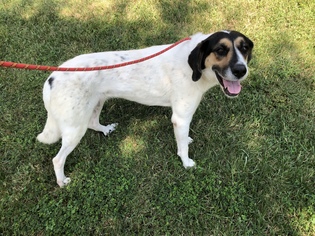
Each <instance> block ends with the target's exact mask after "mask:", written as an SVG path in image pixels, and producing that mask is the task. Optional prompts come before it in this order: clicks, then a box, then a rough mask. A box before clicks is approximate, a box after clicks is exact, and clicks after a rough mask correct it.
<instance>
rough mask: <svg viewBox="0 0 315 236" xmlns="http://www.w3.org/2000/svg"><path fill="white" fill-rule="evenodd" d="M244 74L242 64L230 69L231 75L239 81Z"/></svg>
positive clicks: (244, 69) (244, 67)
mask: <svg viewBox="0 0 315 236" xmlns="http://www.w3.org/2000/svg"><path fill="white" fill-rule="evenodd" d="M246 72H247V69H246V66H245V65H243V64H235V65H234V67H233V68H232V73H233V75H235V76H236V77H237V78H239V79H240V78H242V77H243V76H244V75H245V74H246Z"/></svg>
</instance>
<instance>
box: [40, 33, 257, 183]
mask: <svg viewBox="0 0 315 236" xmlns="http://www.w3.org/2000/svg"><path fill="white" fill-rule="evenodd" d="M168 46H169V45H161V46H153V47H149V48H145V49H140V50H130V51H113V52H100V53H91V54H85V55H80V56H77V57H75V58H73V59H71V60H69V61H67V62H65V63H63V64H62V65H61V66H62V67H94V66H104V65H112V64H117V63H122V62H127V61H132V60H136V59H140V58H143V57H146V56H149V55H151V54H154V53H156V52H159V51H161V50H163V49H165V48H166V47H168ZM252 48H253V43H252V41H251V40H250V39H249V38H247V37H246V36H244V35H243V34H241V33H239V32H236V31H220V32H216V33H213V34H208V35H204V34H201V33H198V34H196V35H193V36H191V39H190V40H189V41H185V42H183V43H181V44H179V45H177V46H176V47H174V48H172V49H171V50H169V51H167V52H165V53H163V54H162V55H160V56H158V57H155V58H152V59H150V60H147V61H144V62H140V63H138V64H134V65H129V66H125V67H120V68H116V69H110V70H99V71H91V72H53V73H52V74H51V75H50V76H49V78H48V79H47V81H46V82H45V84H44V89H43V100H44V103H45V108H46V110H47V115H48V118H47V121H46V125H45V128H44V130H43V132H42V133H41V134H39V135H38V136H37V139H38V140H39V141H40V142H43V143H48V144H50V143H54V142H56V141H58V140H59V139H60V138H62V146H61V149H60V150H59V152H58V154H57V155H56V156H55V157H54V158H53V165H54V170H55V174H56V178H57V183H58V185H59V186H60V187H62V186H64V185H66V184H68V183H69V182H70V178H67V177H66V176H65V174H64V165H65V161H66V158H67V156H68V155H69V154H70V153H71V152H72V150H73V149H74V148H75V147H76V146H77V145H78V143H79V142H80V140H81V138H82V137H83V135H84V134H85V132H86V130H87V129H88V128H90V129H93V130H96V131H100V132H103V133H104V135H107V134H109V133H110V132H112V131H113V130H115V128H116V124H110V125H107V126H104V125H101V124H100V123H99V115H100V113H101V109H102V107H103V104H104V102H105V101H106V100H108V99H110V98H123V99H127V100H130V101H134V102H138V103H141V104H145V105H149V106H157V105H158V106H169V107H171V108H172V118H171V121H172V123H173V126H174V132H175V138H176V142H177V148H178V152H177V154H178V155H179V156H180V158H181V160H182V163H183V165H184V167H185V168H188V167H193V166H194V165H195V162H194V161H193V160H192V159H190V158H189V156H188V144H189V142H190V141H191V139H190V138H189V135H188V134H189V125H190V122H191V120H192V117H193V114H194V113H195V111H196V109H197V107H198V105H199V103H200V101H201V99H202V96H203V94H204V93H205V92H206V91H207V90H208V89H210V88H211V87H213V86H215V85H218V84H219V85H220V86H221V87H222V89H223V91H224V93H225V94H226V95H227V96H229V97H235V96H237V95H238V94H239V93H240V91H241V85H240V81H242V80H244V79H245V78H246V77H247V75H248V68H247V63H248V62H249V60H250V59H251V52H252Z"/></svg>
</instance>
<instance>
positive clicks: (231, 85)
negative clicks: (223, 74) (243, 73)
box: [223, 79, 242, 94]
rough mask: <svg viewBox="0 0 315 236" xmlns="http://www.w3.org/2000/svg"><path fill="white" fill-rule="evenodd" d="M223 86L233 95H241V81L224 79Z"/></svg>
mask: <svg viewBox="0 0 315 236" xmlns="http://www.w3.org/2000/svg"><path fill="white" fill-rule="evenodd" d="M223 84H224V87H225V88H227V90H228V91H229V92H230V93H231V94H239V93H240V92H241V89H242V86H241V84H240V82H239V81H229V80H225V79H224V80H223Z"/></svg>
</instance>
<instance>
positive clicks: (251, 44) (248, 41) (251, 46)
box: [246, 37, 254, 63]
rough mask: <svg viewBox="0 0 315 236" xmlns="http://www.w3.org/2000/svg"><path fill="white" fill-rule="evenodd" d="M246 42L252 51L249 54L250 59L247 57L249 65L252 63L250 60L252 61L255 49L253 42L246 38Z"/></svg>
mask: <svg viewBox="0 0 315 236" xmlns="http://www.w3.org/2000/svg"><path fill="white" fill-rule="evenodd" d="M246 41H247V43H248V45H249V47H250V51H249V54H248V57H247V63H248V62H250V60H251V59H252V51H253V48H254V43H253V41H252V40H250V39H249V38H247V37H246Z"/></svg>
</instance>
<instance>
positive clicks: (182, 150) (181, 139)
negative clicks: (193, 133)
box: [172, 113, 195, 168]
mask: <svg viewBox="0 0 315 236" xmlns="http://www.w3.org/2000/svg"><path fill="white" fill-rule="evenodd" d="M191 119H192V117H185V118H182V117H180V116H178V115H177V114H175V113H173V115H172V123H173V127H174V133H175V138H176V142H177V155H178V156H179V157H180V158H181V160H182V162H183V165H184V167H185V168H190V167H194V166H195V162H194V161H193V160H192V159H190V158H189V156H188V144H189V143H190V142H191V141H192V139H191V138H190V137H189V136H188V134H189V125H190V122H191Z"/></svg>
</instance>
